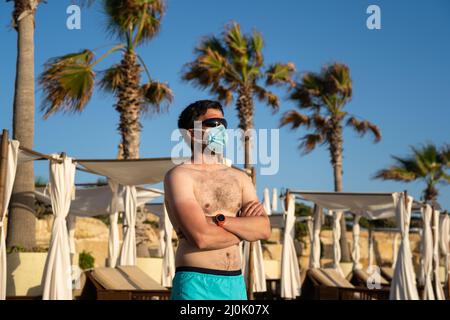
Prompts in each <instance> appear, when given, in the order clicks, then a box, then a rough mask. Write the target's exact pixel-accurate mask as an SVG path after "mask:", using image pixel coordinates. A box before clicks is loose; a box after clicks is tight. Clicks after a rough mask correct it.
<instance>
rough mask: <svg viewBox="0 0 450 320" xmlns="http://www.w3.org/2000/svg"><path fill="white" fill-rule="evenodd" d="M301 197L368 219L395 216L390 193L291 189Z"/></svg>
mask: <svg viewBox="0 0 450 320" xmlns="http://www.w3.org/2000/svg"><path fill="white" fill-rule="evenodd" d="M289 192H291V193H294V194H298V195H300V197H301V198H303V199H305V200H309V201H312V202H314V203H315V204H318V205H320V206H321V207H322V208H326V209H328V210H332V211H349V212H351V213H353V214H356V215H362V216H364V217H366V218H368V219H386V218H391V217H395V214H396V211H395V207H394V204H393V201H392V193H352V192H309V191H292V190H290V191H289Z"/></svg>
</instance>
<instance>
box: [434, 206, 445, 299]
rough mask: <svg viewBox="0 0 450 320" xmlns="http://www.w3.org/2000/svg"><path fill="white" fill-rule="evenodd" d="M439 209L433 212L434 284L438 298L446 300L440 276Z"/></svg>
mask: <svg viewBox="0 0 450 320" xmlns="http://www.w3.org/2000/svg"><path fill="white" fill-rule="evenodd" d="M439 213H440V212H439V211H438V210H434V212H433V267H434V268H433V285H434V294H435V297H436V300H445V295H444V290H443V289H442V285H441V279H440V276H439Z"/></svg>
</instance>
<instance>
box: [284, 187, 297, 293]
mask: <svg viewBox="0 0 450 320" xmlns="http://www.w3.org/2000/svg"><path fill="white" fill-rule="evenodd" d="M294 239H295V196H294V195H291V194H290V195H289V196H288V199H287V211H286V220H285V227H284V238H283V249H282V253H281V297H282V298H288V299H295V298H296V297H297V296H299V295H300V289H301V282H300V268H299V264H298V259H297V253H296V252H295V245H294Z"/></svg>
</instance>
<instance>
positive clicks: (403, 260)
mask: <svg viewBox="0 0 450 320" xmlns="http://www.w3.org/2000/svg"><path fill="white" fill-rule="evenodd" d="M392 197H393V200H394V206H395V208H396V212H397V214H396V217H395V218H396V221H397V226H398V228H399V229H400V233H401V243H400V248H399V251H398V256H397V263H396V264H395V269H394V277H393V279H392V283H391V289H390V294H389V299H390V300H418V299H419V294H418V292H417V287H416V276H415V272H414V267H413V264H412V254H411V247H410V244H409V222H410V219H411V207H412V203H413V198H412V197H409V196H405V194H404V193H394V194H393V195H392Z"/></svg>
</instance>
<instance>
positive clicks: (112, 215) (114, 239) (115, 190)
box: [107, 179, 122, 268]
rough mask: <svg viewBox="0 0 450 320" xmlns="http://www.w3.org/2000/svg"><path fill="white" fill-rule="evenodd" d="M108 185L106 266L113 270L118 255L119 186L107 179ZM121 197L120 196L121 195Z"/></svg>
mask: <svg viewBox="0 0 450 320" xmlns="http://www.w3.org/2000/svg"><path fill="white" fill-rule="evenodd" d="M108 185H109V188H110V189H111V193H112V196H111V204H110V207H109V236H108V261H107V265H108V267H110V268H114V267H116V265H117V259H118V258H119V254H120V243H119V227H118V225H117V222H118V219H119V187H120V186H119V184H118V183H117V182H115V181H113V180H111V179H108ZM121 196H122V195H121Z"/></svg>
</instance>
